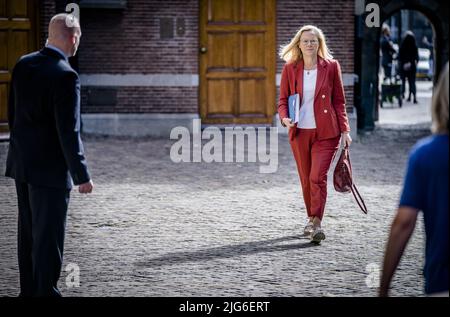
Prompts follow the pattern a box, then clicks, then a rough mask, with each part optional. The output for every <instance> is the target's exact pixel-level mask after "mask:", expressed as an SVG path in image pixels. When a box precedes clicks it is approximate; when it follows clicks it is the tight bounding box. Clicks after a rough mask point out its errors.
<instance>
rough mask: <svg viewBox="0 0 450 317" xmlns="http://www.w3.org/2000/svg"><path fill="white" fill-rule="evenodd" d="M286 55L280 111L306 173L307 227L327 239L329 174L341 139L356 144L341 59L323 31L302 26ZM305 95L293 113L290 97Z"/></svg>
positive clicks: (314, 236)
mask: <svg viewBox="0 0 450 317" xmlns="http://www.w3.org/2000/svg"><path fill="white" fill-rule="evenodd" d="M280 57H281V58H282V59H284V60H285V61H286V64H285V65H284V67H283V72H282V75H281V84H280V99H279V102H278V113H279V116H280V120H281V124H282V125H283V126H285V127H288V128H289V142H290V144H291V148H292V152H293V154H294V158H295V162H296V163H297V169H298V173H299V176H300V183H301V186H302V192H303V198H304V201H305V205H306V211H307V214H308V222H307V225H306V227H305V230H304V234H305V235H309V236H310V239H311V241H312V242H316V243H320V241H322V240H324V239H325V233H324V231H323V229H322V227H321V222H322V219H323V214H324V209H325V202H326V198H327V173H328V170H329V168H330V165H331V162H332V160H333V158H334V156H335V154H336V151H337V149H338V148H339V142H340V138H341V136H342V139H343V142H345V144H347V145H350V143H351V142H352V139H351V137H350V135H349V132H350V126H349V123H348V118H347V113H346V110H345V96H344V87H343V84H342V78H341V69H340V66H339V63H338V62H337V61H336V60H334V59H333V56H332V55H331V54H330V51H329V49H328V47H327V44H326V42H325V37H324V35H323V33H322V31H321V30H320V29H319V28H317V27H315V26H312V25H306V26H304V27H302V28H301V29H300V30H299V31H298V32H297V34H296V35H295V37H294V38H293V39H292V40H291V41H290V43H289V44H287V45H285V46H283V47H282V48H281V51H280ZM296 93H298V94H299V95H300V105H301V106H300V111H299V114H298V117H297V118H296V119H295V120H291V119H290V118H289V110H288V98H289V96H290V95H293V94H296Z"/></svg>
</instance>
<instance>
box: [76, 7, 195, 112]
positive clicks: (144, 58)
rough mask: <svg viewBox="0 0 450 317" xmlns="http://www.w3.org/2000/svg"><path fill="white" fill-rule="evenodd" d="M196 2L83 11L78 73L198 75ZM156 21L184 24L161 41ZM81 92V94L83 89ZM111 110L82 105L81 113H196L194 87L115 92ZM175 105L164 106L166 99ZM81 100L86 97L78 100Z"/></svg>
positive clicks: (130, 89)
mask: <svg viewBox="0 0 450 317" xmlns="http://www.w3.org/2000/svg"><path fill="white" fill-rule="evenodd" d="M198 11H199V9H198V1H192V0H171V1H162V0H150V1H149V0H128V1H127V9H125V10H105V9H97V10H92V9H82V10H81V24H82V32H83V36H82V40H81V45H80V49H79V55H78V63H79V70H80V73H83V74H95V73H103V74H104V73H107V74H197V73H198V23H199V21H198ZM160 18H173V20H174V22H175V21H176V19H177V18H184V19H185V32H184V34H183V35H182V36H180V35H178V34H177V30H176V23H174V28H175V32H174V35H175V36H174V37H173V38H172V39H161V37H160ZM83 92H84V93H85V92H86V90H83ZM117 94H118V95H117V101H118V104H117V106H116V107H114V109H98V107H92V106H90V105H88V104H87V103H86V102H83V104H82V111H83V112H99V111H100V110H101V112H117V113H127V112H133V113H136V112H138V113H139V112H146V113H152V112H156V113H160V112H190V113H192V112H193V113H197V112H198V87H180V88H177V87H174V88H170V89H166V87H161V88H158V87H135V88H130V87H118V92H117ZM170 96H172V97H173V98H177V99H178V100H180V101H181V102H179V104H178V105H176V106H175V105H167V101H166V99H167V98H171V97H170ZM83 100H86V96H83Z"/></svg>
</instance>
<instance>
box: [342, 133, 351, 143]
mask: <svg viewBox="0 0 450 317" xmlns="http://www.w3.org/2000/svg"><path fill="white" fill-rule="evenodd" d="M342 141H343V142H344V146H350V144H352V137H351V136H350V133H349V132H343V133H342Z"/></svg>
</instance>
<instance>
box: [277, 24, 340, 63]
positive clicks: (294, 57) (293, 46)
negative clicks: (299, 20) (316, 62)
mask: <svg viewBox="0 0 450 317" xmlns="http://www.w3.org/2000/svg"><path fill="white" fill-rule="evenodd" d="M307 31H310V32H312V33H313V34H314V35H315V36H316V37H317V39H318V40H319V50H318V54H319V56H320V57H322V58H323V59H332V58H333V55H331V51H330V49H329V48H328V46H327V42H326V41H325V35H323V32H322V30H321V29H319V28H318V27H316V26H314V25H305V26H302V27H301V28H300V30H298V31H297V34H295V36H294V38H293V39H292V40H291V41H290V42H289V44H286V45H284V46H281V47H280V53H279V55H280V57H281V58H282V59H283V60H285V61H286V62H287V63H291V62H298V61H300V60H301V59H302V58H303V55H302V51H301V50H300V47H299V44H300V37H301V36H302V34H303V32H307Z"/></svg>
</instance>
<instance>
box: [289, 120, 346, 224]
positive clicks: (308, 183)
mask: <svg viewBox="0 0 450 317" xmlns="http://www.w3.org/2000/svg"><path fill="white" fill-rule="evenodd" d="M291 129H295V128H291ZM293 132H294V131H290V132H289V133H293ZM339 141H340V136H338V137H336V138H332V139H325V140H317V136H316V129H298V128H297V130H296V131H295V136H294V137H292V138H291V137H290V138H289V142H290V144H291V148H292V152H293V154H294V158H295V162H296V163H297V169H298V174H299V176H300V183H301V185H302V192H303V199H304V200H305V205H306V211H307V213H308V217H318V218H319V219H320V220H322V218H323V213H324V210H325V203H326V200H327V174H328V170H329V169H330V165H331V162H332V161H333V158H334V156H335V155H336V152H337V149H338V148H339Z"/></svg>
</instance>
